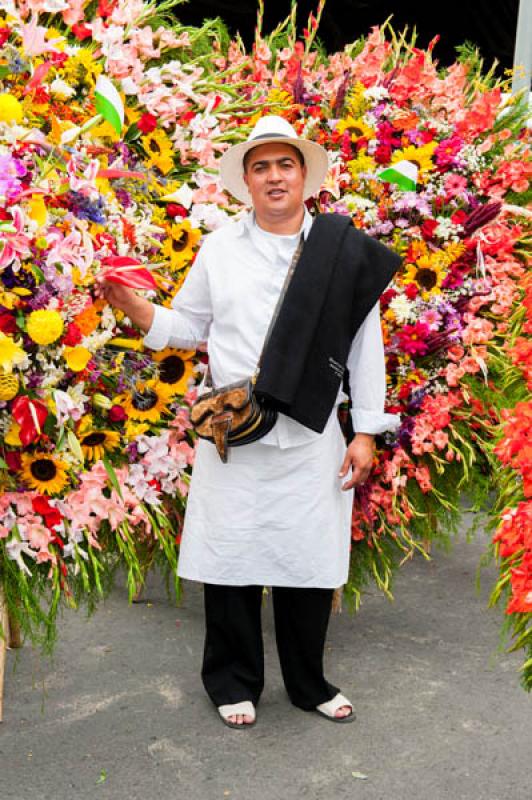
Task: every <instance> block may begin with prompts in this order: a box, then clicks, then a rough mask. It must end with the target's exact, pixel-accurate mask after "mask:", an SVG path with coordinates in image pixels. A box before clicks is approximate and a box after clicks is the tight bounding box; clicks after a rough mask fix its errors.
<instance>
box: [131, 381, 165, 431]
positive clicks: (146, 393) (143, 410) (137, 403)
mask: <svg viewBox="0 0 532 800" xmlns="http://www.w3.org/2000/svg"><path fill="white" fill-rule="evenodd" d="M171 398H172V392H171V390H169V388H168V386H165V384H163V383H161V381H156V380H149V381H145V382H143V381H141V382H139V383H137V385H136V387H135V389H134V390H133V392H132V393H131V394H128V395H126V397H125V399H124V401H123V406H124V409H125V411H126V413H127V415H128V417H129V418H130V419H133V420H136V421H137V422H158V421H159V420H160V418H161V415H163V414H168V413H169V409H168V404H169V402H170V400H171Z"/></svg>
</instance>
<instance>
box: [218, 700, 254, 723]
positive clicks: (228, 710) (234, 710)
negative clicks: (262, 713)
mask: <svg viewBox="0 0 532 800" xmlns="http://www.w3.org/2000/svg"><path fill="white" fill-rule="evenodd" d="M218 712H219V714H220V716H222V717H223V718H224V719H227V718H228V717H233V716H235V715H236V714H244V715H245V716H246V717H252V718H253V719H255V706H254V705H253V703H252V702H251V700H243V701H242V702H241V703H233V704H232V705H226V706H218Z"/></svg>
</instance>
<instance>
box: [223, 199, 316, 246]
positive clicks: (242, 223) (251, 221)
mask: <svg viewBox="0 0 532 800" xmlns="http://www.w3.org/2000/svg"><path fill="white" fill-rule="evenodd" d="M313 222H314V217H312V216H311V214H310V213H309V210H308V208H307V207H306V206H304V216H303V222H302V224H301V228H300V229H299V231H297V233H298V234H301V233H302V234H303V237H304V238H305V239H306V238H307V236H308V235H309V232H310V229H311V227H312V223H313ZM236 224H237V225H238V229H237V231H236V234H237V236H243V235H244V234H247V235H248V236H249V235H250V234H251V231H252V230H253V227H254V226H255V225H256V224H257V222H256V219H255V212H254V211H249V212H248V213H247V214H246V215H245V216H244V217H242V218H241V219H239V221H238V222H237V223H236Z"/></svg>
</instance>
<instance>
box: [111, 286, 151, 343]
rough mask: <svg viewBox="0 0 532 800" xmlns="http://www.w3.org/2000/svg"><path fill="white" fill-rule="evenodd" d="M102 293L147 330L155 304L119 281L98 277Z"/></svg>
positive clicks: (136, 323) (141, 327)
mask: <svg viewBox="0 0 532 800" xmlns="http://www.w3.org/2000/svg"><path fill="white" fill-rule="evenodd" d="M98 288H99V292H100V295H101V296H102V297H104V298H105V300H107V302H108V303H109V304H110V305H112V306H114V307H115V308H119V309H120V310H121V311H123V312H124V314H126V316H128V317H129V319H130V320H131V322H133V324H134V325H138V327H139V328H140V329H141V330H142V331H144V332H147V331H149V329H150V326H151V324H152V321H153V306H152V304H151V303H150V301H149V300H146V299H145V298H144V297H139V296H138V294H137V293H136V292H135V291H134V290H133V289H131V288H129V287H128V286H122V285H121V284H119V283H112V282H111V281H106V280H104V279H101V278H100V279H98Z"/></svg>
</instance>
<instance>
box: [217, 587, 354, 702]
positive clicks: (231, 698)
mask: <svg viewBox="0 0 532 800" xmlns="http://www.w3.org/2000/svg"><path fill="white" fill-rule="evenodd" d="M262 588H263V587H262V586H218V585H214V584H208V583H207V584H204V598H205V622H206V635H205V651H204V656H203V667H202V671H201V677H202V679H203V684H204V686H205V689H206V690H207V694H208V695H209V697H210V698H211V700H212V701H213V703H214V704H215V705H216V706H221V705H226V704H232V703H239V702H241V701H242V700H251V702H252V703H253V704H254V705H257V703H258V701H259V698H260V695H261V692H262V690H263V688H264V648H263V641H262V621H261V605H262ZM272 594H273V613H274V620H275V638H276V641H277V650H278V653H279V661H280V663H281V671H282V675H283V680H284V684H285V687H286V691H287V692H288V696H289V698H290V700H291V701H292V703H293V704H294V705H296V706H298V707H299V708H302V709H304V710H305V711H310V710H312V709H313V708H315V707H316V706H317V705H319V704H320V703H325V702H327V701H328V700H332V698H333V697H334V696H335V695H336V694H337V693H338V689H337V688H336V687H335V686H332V685H331V684H330V683H328V682H327V681H326V680H325V678H324V675H323V650H324V647H325V637H326V634H327V626H328V624H329V617H330V614H331V604H332V597H333V590H332V589H293V588H286V587H281V586H275V587H273V590H272Z"/></svg>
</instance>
